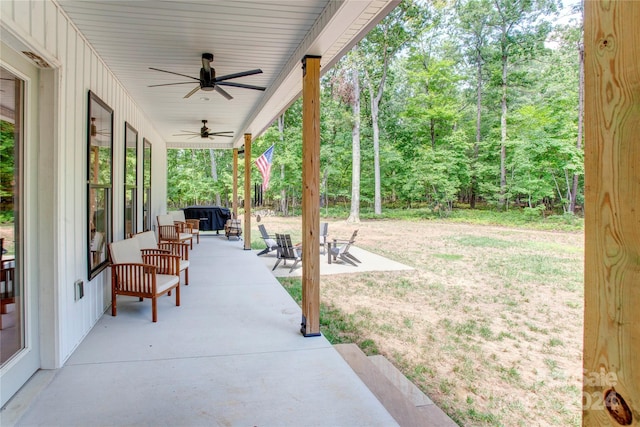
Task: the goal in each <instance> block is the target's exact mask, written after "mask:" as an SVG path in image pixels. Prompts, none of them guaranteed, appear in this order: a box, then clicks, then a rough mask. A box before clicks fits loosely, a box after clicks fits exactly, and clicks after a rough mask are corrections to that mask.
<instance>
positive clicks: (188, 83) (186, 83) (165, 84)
mask: <svg viewBox="0 0 640 427" xmlns="http://www.w3.org/2000/svg"><path fill="white" fill-rule="evenodd" d="M192 84H193V82H180V83H163V84H160V85H149V86H147V87H158V86H173V85H192Z"/></svg>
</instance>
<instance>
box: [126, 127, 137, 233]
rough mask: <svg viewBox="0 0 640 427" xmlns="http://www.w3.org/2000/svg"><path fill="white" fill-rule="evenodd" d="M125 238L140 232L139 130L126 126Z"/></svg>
mask: <svg viewBox="0 0 640 427" xmlns="http://www.w3.org/2000/svg"><path fill="white" fill-rule="evenodd" d="M124 145H125V150H124V238H125V239H126V238H127V237H129V235H130V234H134V233H137V232H138V210H137V209H136V206H137V204H138V203H137V200H138V197H137V191H138V131H137V130H135V129H134V128H133V127H132V126H131V125H130V124H129V123H125V126H124Z"/></svg>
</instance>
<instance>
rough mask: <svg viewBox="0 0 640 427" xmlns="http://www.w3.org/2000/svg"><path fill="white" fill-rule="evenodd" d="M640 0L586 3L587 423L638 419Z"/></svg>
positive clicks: (634, 423)
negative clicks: (638, 0) (639, 25)
mask: <svg viewBox="0 0 640 427" xmlns="http://www.w3.org/2000/svg"><path fill="white" fill-rule="evenodd" d="M639 23H640V2H637V1H606V2H604V1H603V2H600V1H586V2H585V35H584V42H585V318H584V370H583V396H582V404H583V421H582V422H583V425H584V426H618V425H622V426H627V425H631V426H639V425H640V420H639V418H640V68H639V66H640V31H639V28H638V24H639Z"/></svg>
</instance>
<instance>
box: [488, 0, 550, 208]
mask: <svg viewBox="0 0 640 427" xmlns="http://www.w3.org/2000/svg"><path fill="white" fill-rule="evenodd" d="M493 5H494V7H495V10H496V13H497V15H496V21H495V22H496V26H497V29H498V33H499V34H498V36H499V42H498V44H499V50H500V89H501V100H500V197H499V204H500V206H501V207H502V208H506V207H507V194H506V193H507V169H506V162H507V136H508V135H507V112H508V102H507V101H508V89H509V71H510V68H511V66H512V63H513V62H515V61H516V60H517V59H520V58H527V59H530V58H531V57H532V56H533V55H535V52H536V50H537V49H540V47H541V46H542V43H543V42H544V40H545V38H546V36H547V34H548V32H549V30H550V26H549V24H548V22H546V21H540V20H539V18H540V16H541V15H543V14H547V13H550V12H552V11H555V9H556V4H555V0H493Z"/></svg>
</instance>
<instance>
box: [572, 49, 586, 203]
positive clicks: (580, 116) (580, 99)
mask: <svg viewBox="0 0 640 427" xmlns="http://www.w3.org/2000/svg"><path fill="white" fill-rule="evenodd" d="M578 51H579V54H580V84H579V87H578V140H577V141H576V147H577V148H578V150H582V128H583V126H584V125H583V120H584V118H583V116H584V45H583V44H582V42H581V43H580V44H579V47H578ZM579 179H580V177H579V176H578V174H575V173H574V174H573V182H572V185H571V194H570V195H569V200H570V201H569V212H571V213H573V214H575V213H576V200H577V198H578V181H579Z"/></svg>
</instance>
